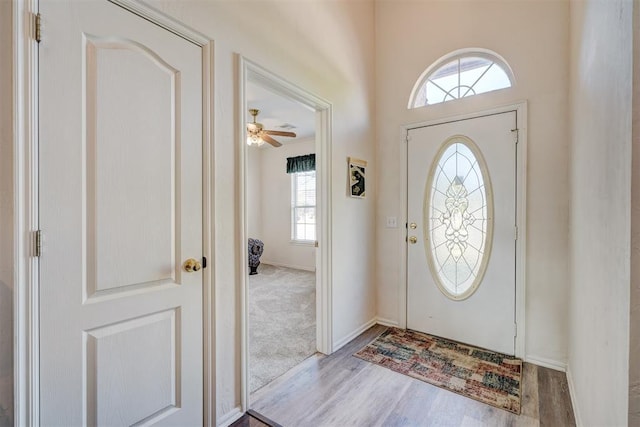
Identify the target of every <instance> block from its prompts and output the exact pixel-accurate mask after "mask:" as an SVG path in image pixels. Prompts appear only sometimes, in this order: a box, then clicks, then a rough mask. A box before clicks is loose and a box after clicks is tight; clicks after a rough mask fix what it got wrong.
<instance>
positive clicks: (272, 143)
mask: <svg viewBox="0 0 640 427" xmlns="http://www.w3.org/2000/svg"><path fill="white" fill-rule="evenodd" d="M262 139H263V140H264V141H265V142H268V143H269V144H271V145H273V146H274V147H280V146H281V145H282V144H281V143H279V142H278V141H276V140H275V139H273V138H271V137H270V136H269V135H267V134H265V133H263V134H262Z"/></svg>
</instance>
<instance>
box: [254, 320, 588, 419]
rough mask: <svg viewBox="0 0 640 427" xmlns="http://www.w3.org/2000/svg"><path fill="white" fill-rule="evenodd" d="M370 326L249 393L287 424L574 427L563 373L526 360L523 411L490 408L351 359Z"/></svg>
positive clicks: (370, 333) (257, 405)
mask: <svg viewBox="0 0 640 427" xmlns="http://www.w3.org/2000/svg"><path fill="white" fill-rule="evenodd" d="M385 329H386V328H385V327H384V326H380V325H376V326H374V327H372V328H370V329H369V330H367V331H365V332H364V333H362V334H361V335H360V336H358V337H357V338H356V339H354V340H353V341H351V342H350V343H349V344H347V345H346V346H345V347H343V348H342V349H340V350H339V351H337V352H335V353H334V354H332V355H331V356H324V355H320V354H317V355H315V356H312V357H310V358H309V359H307V360H305V361H304V362H303V363H302V364H300V365H298V366H296V367H295V368H294V369H292V370H291V371H289V372H287V373H286V374H285V375H283V376H282V377H280V378H278V379H276V380H275V381H273V382H272V383H271V384H269V385H267V386H266V387H263V388H262V389H260V390H258V391H257V392H256V393H254V394H253V395H252V396H251V405H250V406H251V408H252V409H254V410H255V411H257V412H259V413H261V414H262V415H264V416H266V417H268V418H269V419H271V420H273V421H275V422H277V423H279V424H281V425H283V426H285V427H288V426H291V427H295V426H309V427H315V426H326V427H347V426H353V427H360V426H362V427H365V426H366V427H370V426H385V427H386V426H390V427H391V426H398V427H400V426H452V427H453V426H456V427H458V426H459V427H475V426H478V427H479V426H554V427H562V426H574V425H575V420H574V419H573V409H572V407H571V400H570V397H569V392H568V386H567V382H566V378H565V375H564V374H563V373H561V372H556V371H553V370H550V369H546V368H541V367H538V366H535V365H531V364H529V363H525V364H524V372H523V398H522V413H521V414H520V415H514V414H512V413H510V412H507V411H504V410H501V409H497V408H494V407H492V406H488V405H485V404H482V403H480V402H477V401H475V400H472V399H469V398H466V397H463V396H459V395H457V394H455V393H452V392H449V391H447V390H443V389H440V388H438V387H435V386H432V385H430V384H427V383H425V382H422V381H419V380H416V379H413V378H410V377H408V376H406V375H402V374H399V373H397V372H393V371H391V370H389V369H386V368H383V367H381V366H378V365H374V364H372V363H368V362H365V361H364V360H361V359H358V358H356V357H352V355H353V353H355V352H356V351H358V350H359V349H360V348H362V347H363V346H364V345H366V344H367V343H369V342H370V341H371V340H373V339H374V338H375V337H377V336H378V335H379V334H381V333H382V332H383V331H384V330H385Z"/></svg>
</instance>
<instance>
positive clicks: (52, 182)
mask: <svg viewBox="0 0 640 427" xmlns="http://www.w3.org/2000/svg"><path fill="white" fill-rule="evenodd" d="M40 11H41V13H42V16H43V29H44V28H46V29H45V30H44V31H45V32H46V35H45V36H44V38H43V40H42V42H41V44H40V46H39V51H40V72H39V75H40V77H39V84H40V95H41V98H40V129H39V133H40V169H39V171H40V177H39V178H40V184H39V185H40V200H39V202H40V224H41V229H42V230H43V235H44V251H43V254H42V257H41V264H40V266H41V277H40V306H41V309H40V334H41V337H40V338H41V339H40V397H41V408H40V415H41V424H42V425H59V426H80V425H104V426H107V425H109V426H115V425H133V424H137V423H140V424H146V425H148V424H159V425H164V424H166V425H183V426H187V425H202V411H203V410H202V405H203V398H202V389H203V378H202V372H203V368H202V366H203V359H202V350H203V345H202V286H203V274H202V271H201V270H200V271H194V272H187V271H186V270H185V269H184V268H183V267H184V265H183V264H184V262H185V260H187V259H189V258H193V259H194V260H195V261H197V262H202V254H203V239H202V233H203V216H202V211H203V205H202V188H203V181H202V178H203V176H202V147H203V133H202V128H203V126H202V119H203V117H202V105H203V103H202V99H203V98H202V81H203V75H202V51H201V48H200V47H198V46H196V45H194V44H192V43H190V42H188V41H186V40H184V39H182V38H181V37H179V36H177V35H175V34H173V33H171V32H169V31H167V30H165V29H163V28H160V27H159V26H157V25H155V24H153V23H151V22H149V21H147V20H145V19H142V18H140V17H139V16H137V15H134V14H132V13H131V12H128V11H126V10H125V9H123V8H121V7H119V6H116V5H114V4H111V3H109V2H107V1H105V0H83V1H64V2H61V1H41V2H40Z"/></svg>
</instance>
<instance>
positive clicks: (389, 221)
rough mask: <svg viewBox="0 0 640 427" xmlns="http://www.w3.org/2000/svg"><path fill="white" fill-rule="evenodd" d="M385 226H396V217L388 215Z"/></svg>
mask: <svg viewBox="0 0 640 427" xmlns="http://www.w3.org/2000/svg"><path fill="white" fill-rule="evenodd" d="M387 228H398V218H397V217H395V216H388V217H387Z"/></svg>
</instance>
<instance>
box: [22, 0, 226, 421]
mask: <svg viewBox="0 0 640 427" xmlns="http://www.w3.org/2000/svg"><path fill="white" fill-rule="evenodd" d="M105 1H109V2H111V3H113V4H115V5H117V6H120V7H122V8H124V9H126V10H128V11H129V12H131V13H134V14H136V15H138V16H140V17H142V18H143V19H146V20H148V21H151V22H152V23H154V24H156V25H158V26H160V27H162V28H164V29H166V30H168V31H170V32H172V33H174V34H176V35H178V36H180V37H182V38H184V39H186V40H188V41H189V42H191V43H194V44H195V45H197V46H199V47H200V48H201V49H202V55H203V56H202V60H203V69H202V73H203V82H202V84H203V86H202V88H203V97H202V109H203V152H202V155H203V158H202V166H203V194H202V197H203V199H202V202H203V212H202V214H203V234H204V236H203V255H204V256H206V257H207V259H208V260H210V263H209V264H210V265H209V268H207V269H205V270H204V275H203V290H202V292H203V294H202V298H203V317H202V321H203V337H202V338H203V340H202V343H203V359H202V363H203V375H204V378H203V380H204V383H203V399H204V401H203V422H204V425H215V423H216V414H215V410H216V405H215V313H214V302H215V301H214V283H213V282H214V277H215V274H214V270H215V264H214V261H215V257H214V253H213V242H214V232H215V230H214V227H213V225H214V224H215V214H216V211H215V206H214V200H215V199H214V188H215V186H214V176H215V175H214V133H213V107H214V97H213V93H214V87H213V82H214V79H213V69H214V55H213V40H211V39H210V38H209V37H207V36H205V35H203V34H201V33H199V32H198V31H195V30H193V29H191V28H189V27H187V26H186V25H184V24H182V23H181V22H179V21H177V20H175V19H173V18H171V17H169V16H167V15H165V14H164V13H162V12H160V11H158V10H156V9H154V8H152V7H150V6H148V5H147V4H145V3H142V2H141V1H138V0H105ZM38 11H39V1H38V0H14V2H13V17H12V18H13V58H12V61H13V69H12V71H13V101H14V102H13V105H14V110H13V167H14V170H13V176H14V182H13V192H14V193H13V213H14V215H13V243H14V244H13V254H14V274H13V281H14V422H15V425H40V396H39V391H40V382H39V366H40V360H39V341H40V328H39V314H40V301H39V297H38V288H39V285H40V281H39V275H40V271H39V260H38V258H37V257H36V256H35V254H36V252H35V250H36V247H35V245H36V243H35V235H36V231H37V230H38V229H39V221H38V215H39V214H38V212H39V206H38V191H39V190H38V170H39V169H38V168H39V165H38V144H39V140H38V123H39V121H38V110H39V104H38V97H39V90H38V42H37V41H36V40H35V16H36V15H37V14H38ZM46 19H47V18H46V16H45V17H43V19H42V20H43V22H44V23H45V24H44V25H43V38H44V40H45V41H44V42H46Z"/></svg>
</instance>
